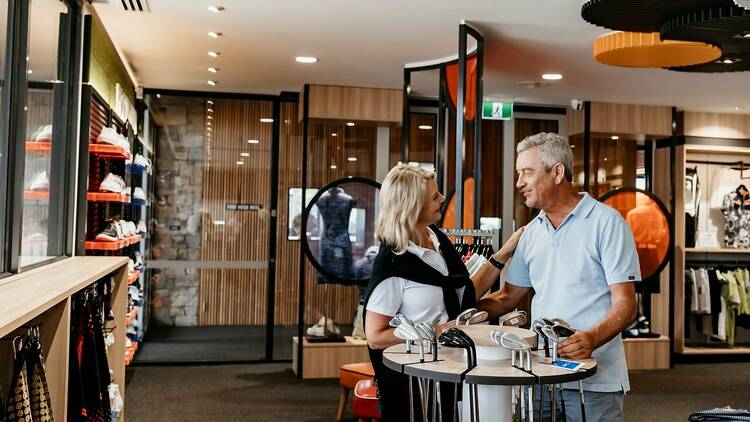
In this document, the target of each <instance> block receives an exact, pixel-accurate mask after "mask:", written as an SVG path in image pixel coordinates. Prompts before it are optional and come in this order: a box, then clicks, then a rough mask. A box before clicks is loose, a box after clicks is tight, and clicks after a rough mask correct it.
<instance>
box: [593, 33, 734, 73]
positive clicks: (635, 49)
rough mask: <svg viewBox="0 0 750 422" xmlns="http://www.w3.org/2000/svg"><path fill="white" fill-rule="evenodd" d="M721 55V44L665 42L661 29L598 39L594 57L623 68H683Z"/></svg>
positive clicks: (599, 60) (616, 34) (706, 61)
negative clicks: (662, 38)
mask: <svg viewBox="0 0 750 422" xmlns="http://www.w3.org/2000/svg"><path fill="white" fill-rule="evenodd" d="M719 57H721V49H720V48H719V47H716V46H713V45H710V44H706V43H702V42H692V41H670V40H666V41H662V40H661V37H660V36H659V33H658V32H651V33H646V32H613V33H611V34H607V35H602V36H601V37H599V38H597V39H596V41H594V60H596V61H598V62H599V63H603V64H608V65H611V66H623V67H655V68H663V67H680V66H691V65H696V64H702V63H708V62H711V61H715V60H716V59H718V58H719Z"/></svg>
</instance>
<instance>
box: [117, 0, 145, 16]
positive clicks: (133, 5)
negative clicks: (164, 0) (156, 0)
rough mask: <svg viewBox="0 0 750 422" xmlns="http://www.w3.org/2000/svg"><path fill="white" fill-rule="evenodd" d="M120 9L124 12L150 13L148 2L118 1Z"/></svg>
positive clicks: (138, 0)
mask: <svg viewBox="0 0 750 422" xmlns="http://www.w3.org/2000/svg"><path fill="white" fill-rule="evenodd" d="M120 3H122V8H123V9H125V11H126V12H146V13H149V12H151V8H150V7H148V0H120Z"/></svg>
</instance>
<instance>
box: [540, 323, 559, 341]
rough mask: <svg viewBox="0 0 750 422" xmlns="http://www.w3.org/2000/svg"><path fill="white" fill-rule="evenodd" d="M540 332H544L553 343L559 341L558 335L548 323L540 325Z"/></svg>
mask: <svg viewBox="0 0 750 422" xmlns="http://www.w3.org/2000/svg"><path fill="white" fill-rule="evenodd" d="M542 332H543V333H544V335H545V337H547V338H548V339H550V341H552V342H554V343H559V342H560V336H558V335H557V333H556V332H555V330H554V329H553V328H552V326H550V325H545V326H543V327H542Z"/></svg>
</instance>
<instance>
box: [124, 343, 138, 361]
mask: <svg viewBox="0 0 750 422" xmlns="http://www.w3.org/2000/svg"><path fill="white" fill-rule="evenodd" d="M137 350H138V342H137V341H134V342H132V343H131V344H130V347H128V348H126V349H125V366H127V365H130V363H131V362H133V356H135V352H136V351H137Z"/></svg>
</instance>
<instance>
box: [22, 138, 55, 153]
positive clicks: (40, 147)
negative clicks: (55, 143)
mask: <svg viewBox="0 0 750 422" xmlns="http://www.w3.org/2000/svg"><path fill="white" fill-rule="evenodd" d="M26 151H27V152H40V153H49V152H52V143H50V142H31V141H26Z"/></svg>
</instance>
